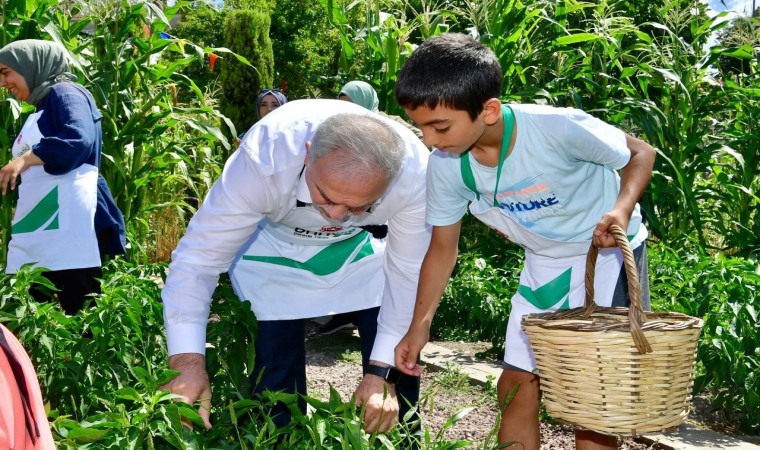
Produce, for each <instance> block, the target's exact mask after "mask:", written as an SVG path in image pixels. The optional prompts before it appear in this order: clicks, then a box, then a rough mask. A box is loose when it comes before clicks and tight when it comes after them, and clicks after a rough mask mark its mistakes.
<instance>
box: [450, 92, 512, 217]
mask: <svg viewBox="0 0 760 450" xmlns="http://www.w3.org/2000/svg"><path fill="white" fill-rule="evenodd" d="M501 114H502V116H503V117H504V135H503V136H502V138H501V150H500V152H499V164H498V165H497V166H496V186H494V189H493V206H496V207H498V206H499V202H498V201H497V200H496V193H497V191H498V189H499V179H500V178H501V168H502V166H503V165H504V160H505V159H507V152H508V151H509V144H510V143H511V142H512V132H513V130H514V128H515V114H514V113H513V112H512V108H510V107H509V106H507V105H501ZM459 162H460V165H459V169H460V172H462V181H464V185H465V186H467V189H469V190H471V191H472V192H474V193H475V198H476V199H477V200H480V192H478V188H477V186H476V185H475V177H474V176H473V174H472V167H471V166H470V151H469V150H468V151H467V152H465V153H464V154H462V156H460V157H459Z"/></svg>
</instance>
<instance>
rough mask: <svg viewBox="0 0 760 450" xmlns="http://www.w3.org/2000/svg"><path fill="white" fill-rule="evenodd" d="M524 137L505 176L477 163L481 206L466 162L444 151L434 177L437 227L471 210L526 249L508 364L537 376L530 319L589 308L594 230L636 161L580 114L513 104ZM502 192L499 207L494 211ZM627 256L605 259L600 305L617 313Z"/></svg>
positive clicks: (636, 228) (633, 237)
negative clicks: (524, 322) (624, 171)
mask: <svg viewBox="0 0 760 450" xmlns="http://www.w3.org/2000/svg"><path fill="white" fill-rule="evenodd" d="M510 107H511V109H512V111H513V113H514V116H515V123H516V130H517V136H516V141H515V146H514V148H513V150H512V153H510V155H509V156H508V157H507V158H506V160H505V161H504V163H503V165H502V169H501V175H500V177H499V186H498V188H496V186H495V185H496V179H497V170H498V169H497V168H495V167H486V166H483V165H481V164H478V162H477V161H475V159H474V158H472V155H470V154H469V153H468V154H465V155H462V156H461V158H469V162H470V168H471V172H472V178H473V179H474V182H475V186H476V188H477V191H478V193H479V194H480V198H477V196H476V194H475V193H474V192H472V191H471V190H470V188H469V187H467V185H466V184H465V181H464V178H463V175H462V162H461V160H460V156H458V155H450V154H446V153H443V152H440V151H434V152H433V154H432V155H431V157H430V161H429V163H428V173H427V221H428V223H430V224H431V225H434V226H445V225H451V224H454V223H456V222H457V221H459V220H460V219H461V218H462V216H464V214H465V212H466V211H467V208H468V204H469V208H470V211H471V212H472V213H473V214H474V215H475V216H476V217H477V218H478V219H479V220H481V221H482V222H484V223H486V224H487V225H489V226H491V227H493V228H495V229H497V230H499V231H500V232H502V233H503V234H505V235H507V238H508V239H509V240H511V241H513V242H515V243H517V244H519V245H521V246H522V247H523V248H524V249H525V250H526V253H525V265H524V266H523V270H522V271H521V273H520V286H519V288H518V290H517V292H515V294H514V296H513V297H512V310H511V313H510V317H509V323H508V325H507V336H506V347H505V352H504V362H505V363H506V364H508V365H510V366H512V367H517V368H520V369H523V370H527V371H533V370H534V369H535V358H534V356H533V352H532V350H531V348H530V343H529V339H528V336H527V335H526V334H525V332H524V331H523V330H522V328H521V319H522V317H523V316H524V315H526V314H532V313H541V312H546V311H554V310H557V309H565V308H575V307H579V306H582V305H583V303H584V299H585V288H584V279H585V262H586V261H585V260H586V253H587V252H588V249H589V245H590V242H591V239H592V237H593V231H594V228H595V227H596V225H597V223H598V222H599V220H600V219H601V218H602V216H603V215H604V214H605V213H607V212H608V211H610V210H611V209H612V208H613V207H614V205H615V202H616V200H617V197H618V193H619V191H620V178H619V176H618V174H617V172H616V171H615V169H619V168H622V167H624V166H625V165H626V164H627V163H628V161H629V159H630V150H629V149H628V146H627V145H626V139H625V134H624V133H623V132H622V131H620V130H618V129H617V128H615V127H613V126H611V125H608V124H606V123H604V122H603V121H601V120H599V119H596V118H594V117H592V116H590V115H588V114H586V113H584V112H582V111H579V110H576V109H563V108H553V107H547V106H539V105H510ZM494 191H496V193H495V197H496V200H497V202H498V206H495V205H494ZM627 234H628V235H629V240H630V241H631V247H633V248H636V247H638V246H639V245H640V244H641V243H642V242H643V241H644V239H646V236H647V232H646V228H645V227H644V226H642V224H641V214H640V213H639V208H638V205H637V206H636V208H635V210H634V212H633V214H632V217H631V219H630V221H629V227H628V233H627ZM621 266H622V255H621V253H620V250H619V249H617V248H605V249H601V250H600V251H599V256H598V258H597V264H596V274H597V276H596V278H595V279H594V290H595V294H596V295H595V298H594V301H595V302H596V303H597V304H599V305H601V306H609V305H610V304H611V302H612V296H613V293H614V290H615V285H616V284H617V281H618V274H619V273H620V269H621Z"/></svg>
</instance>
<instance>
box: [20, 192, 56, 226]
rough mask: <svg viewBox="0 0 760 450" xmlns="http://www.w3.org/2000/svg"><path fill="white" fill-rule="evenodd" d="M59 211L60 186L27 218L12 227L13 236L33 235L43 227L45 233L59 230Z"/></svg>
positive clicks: (30, 212) (48, 194) (49, 193)
mask: <svg viewBox="0 0 760 450" xmlns="http://www.w3.org/2000/svg"><path fill="white" fill-rule="evenodd" d="M58 209H59V206H58V186H56V187H54V188H53V189H52V190H51V191H50V192H48V193H47V195H45V197H43V198H42V200H40V202H39V203H37V204H36V205H35V206H34V208H32V210H31V211H29V213H28V214H27V215H26V216H24V217H22V218H21V220H19V221H18V222H16V223H15V224H13V226H11V234H20V233H31V232H33V231H40V230H41V229H43V227H44V229H43V230H44V231H48V230H57V229H59V228H60V225H59V223H58Z"/></svg>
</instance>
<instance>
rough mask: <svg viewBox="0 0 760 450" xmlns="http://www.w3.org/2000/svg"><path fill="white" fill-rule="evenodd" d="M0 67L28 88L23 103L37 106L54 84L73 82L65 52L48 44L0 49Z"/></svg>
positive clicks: (19, 43) (28, 42)
mask: <svg viewBox="0 0 760 450" xmlns="http://www.w3.org/2000/svg"><path fill="white" fill-rule="evenodd" d="M0 63H2V64H5V65H6V66H8V67H9V68H10V69H11V70H13V71H14V72H17V73H18V74H19V75H21V76H22V77H24V80H25V81H26V85H27V86H28V87H29V98H28V99H26V101H27V102H29V103H31V104H32V105H35V106H37V105H38V104H39V103H40V101H41V100H42V99H43V98H45V96H46V95H47V93H48V92H49V91H50V88H51V87H53V85H54V84H56V83H59V82H62V81H76V79H77V77H76V75H74V74H73V73H70V72H69V71H68V70H69V61H68V59H67V54H66V49H64V48H63V46H62V45H60V44H57V43H55V42H51V41H41V40H38V39H24V40H21V41H16V42H11V43H10V44H8V45H6V46H5V47H3V48H2V49H0Z"/></svg>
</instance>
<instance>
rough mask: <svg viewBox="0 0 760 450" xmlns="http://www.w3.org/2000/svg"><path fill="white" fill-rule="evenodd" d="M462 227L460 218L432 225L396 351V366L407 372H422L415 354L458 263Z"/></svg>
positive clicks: (417, 373) (422, 341) (427, 334)
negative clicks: (412, 302)
mask: <svg viewBox="0 0 760 450" xmlns="http://www.w3.org/2000/svg"><path fill="white" fill-rule="evenodd" d="M461 227H462V221H461V220H459V221H458V222H457V223H455V224H453V225H447V226H434V227H433V235H432V237H431V239H430V247H428V251H427V253H426V254H425V259H424V260H423V261H422V268H421V269H420V282H419V285H418V287H417V301H416V303H415V305H414V316H413V317H412V323H411V324H410V325H409V330H408V331H407V332H406V335H405V336H404V337H403V338H402V339H401V341H400V342H399V343H398V345H397V346H396V350H395V359H396V364H395V365H396V367H397V368H398V369H399V370H400V371H402V372H404V373H406V374H407V375H413V376H419V375H421V374H422V367H420V366H419V365H418V364H417V357H418V356H419V353H420V351H422V348H423V347H424V346H425V344H427V342H428V339H430V325H431V323H432V321H433V316H434V315H435V310H436V308H438V303H439V302H440V300H441V296H442V295H443V290H444V289H446V285H447V284H448V282H449V277H451V272H452V271H453V270H454V265H455V264H456V262H457V255H458V253H459V232H460V230H461Z"/></svg>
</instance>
